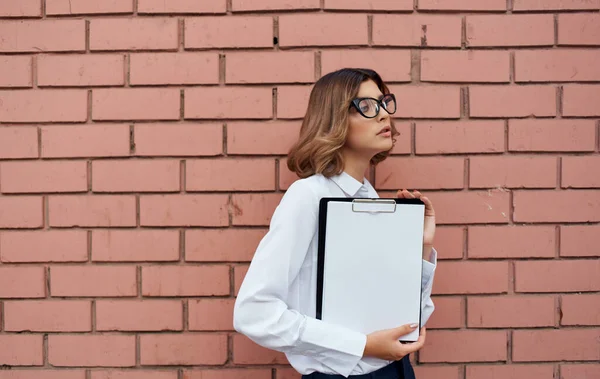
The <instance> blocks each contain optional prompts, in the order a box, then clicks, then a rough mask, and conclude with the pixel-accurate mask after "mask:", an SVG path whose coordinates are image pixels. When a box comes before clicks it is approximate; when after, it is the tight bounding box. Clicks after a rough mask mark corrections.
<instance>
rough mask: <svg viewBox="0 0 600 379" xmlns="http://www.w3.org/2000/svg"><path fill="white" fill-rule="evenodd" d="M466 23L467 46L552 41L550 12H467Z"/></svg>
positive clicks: (531, 43) (529, 43)
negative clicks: (505, 13) (517, 13)
mask: <svg viewBox="0 0 600 379" xmlns="http://www.w3.org/2000/svg"><path fill="white" fill-rule="evenodd" d="M466 24H467V37H466V38H467V40H466V42H467V45H468V46H469V47H489V46H494V47H496V46H552V45H553V44H554V17H553V16H552V15H550V14H548V15H546V14H519V15H514V14H511V15H475V16H467V21H466ZM516 67H517V68H518V65H516Z"/></svg>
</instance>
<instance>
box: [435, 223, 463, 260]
mask: <svg viewBox="0 0 600 379" xmlns="http://www.w3.org/2000/svg"><path fill="white" fill-rule="evenodd" d="M435 240H436V244H435V246H436V250H439V251H438V259H461V258H462V257H463V251H464V250H465V248H464V245H465V244H464V229H463V228H462V227H460V226H442V227H438V228H436V231H435Z"/></svg>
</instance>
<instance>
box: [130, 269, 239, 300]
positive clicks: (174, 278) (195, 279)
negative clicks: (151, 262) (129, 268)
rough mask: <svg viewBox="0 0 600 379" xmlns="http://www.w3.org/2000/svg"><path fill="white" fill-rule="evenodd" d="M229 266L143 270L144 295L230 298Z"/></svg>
mask: <svg viewBox="0 0 600 379" xmlns="http://www.w3.org/2000/svg"><path fill="white" fill-rule="evenodd" d="M229 290H230V288H229V266H226V265H211V266H191V265H188V266H146V267H142V295H143V296H223V295H229Z"/></svg>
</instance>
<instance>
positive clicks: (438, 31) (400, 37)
mask: <svg viewBox="0 0 600 379" xmlns="http://www.w3.org/2000/svg"><path fill="white" fill-rule="evenodd" d="M461 30H462V25H461V18H460V16H456V15H422V14H419V15H386V14H382V15H379V14H376V15H374V16H373V45H375V46H422V47H426V46H428V47H460V44H461V39H462V31H461Z"/></svg>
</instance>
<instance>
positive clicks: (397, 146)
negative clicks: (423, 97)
mask: <svg viewBox="0 0 600 379" xmlns="http://www.w3.org/2000/svg"><path fill="white" fill-rule="evenodd" d="M392 122H393V125H394V127H395V128H396V131H398V133H400V135H398V136H396V137H395V138H396V142H395V143H394V147H393V148H392V152H391V154H392V155H399V154H403V155H407V154H410V153H411V152H412V145H413V143H412V141H413V137H412V135H413V132H412V125H411V123H410V122H408V121H399V120H393V119H392Z"/></svg>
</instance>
